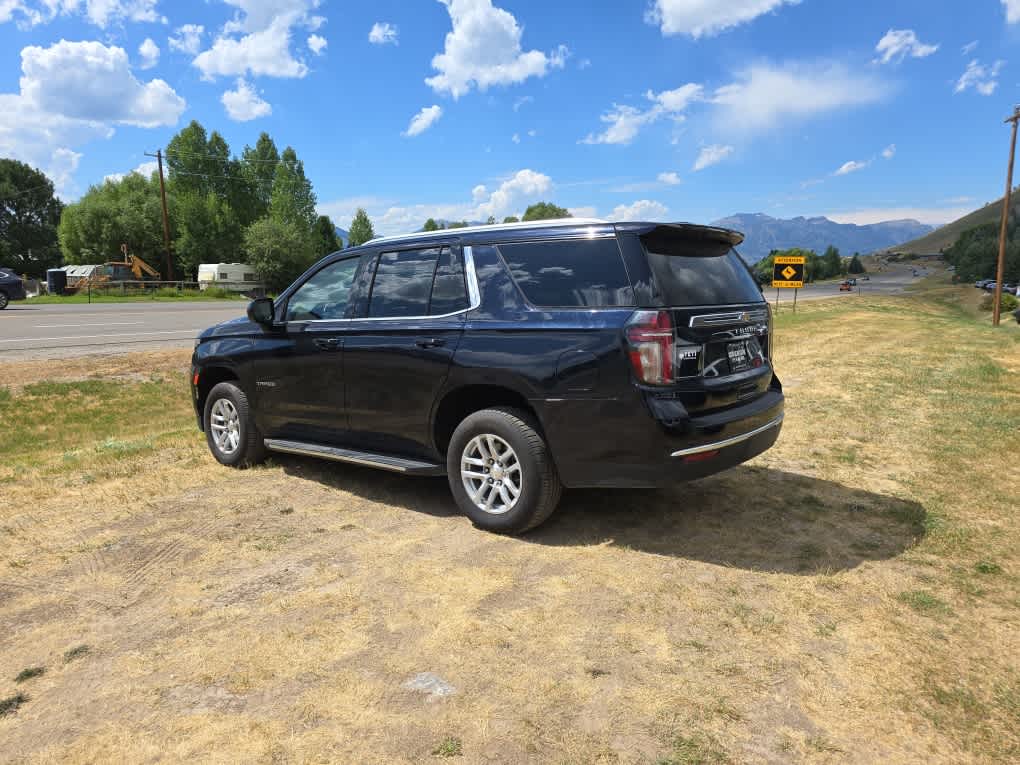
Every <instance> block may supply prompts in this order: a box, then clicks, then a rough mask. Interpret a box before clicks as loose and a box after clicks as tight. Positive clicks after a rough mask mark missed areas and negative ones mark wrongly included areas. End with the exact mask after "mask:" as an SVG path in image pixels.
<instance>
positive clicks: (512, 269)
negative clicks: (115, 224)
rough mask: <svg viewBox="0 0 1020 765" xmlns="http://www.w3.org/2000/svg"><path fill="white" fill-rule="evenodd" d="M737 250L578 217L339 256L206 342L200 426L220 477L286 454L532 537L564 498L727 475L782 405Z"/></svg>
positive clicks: (755, 449) (200, 349) (757, 444)
mask: <svg viewBox="0 0 1020 765" xmlns="http://www.w3.org/2000/svg"><path fill="white" fill-rule="evenodd" d="M741 241H743V237H742V235H740V234H738V233H736V232H734V231H729V230H725V229H720V228H711V227H706V226H694V225H687V224H660V223H617V224H612V223H606V222H603V221H594V220H584V219H569V220H564V221H546V222H543V223H524V224H508V225H494V226H479V227H475V228H461V229H452V230H444V231H436V232H426V233H418V234H411V235H406V236H398V237H389V238H382V239H375V240H373V241H371V242H369V243H367V244H365V245H363V246H361V247H356V248H352V249H346V250H342V251H340V252H337V253H334V254H332V255H329V256H327V257H326V258H324V259H323V260H321V261H319V262H318V263H317V264H316V265H315V266H313V267H312V268H311V269H310V270H309V271H308V272H306V273H305V274H304V275H303V276H301V277H300V278H299V279H298V280H297V281H296V282H295V283H294V284H293V285H292V286H291V287H289V288H288V289H287V290H285V291H284V292H283V294H281V295H280V297H279V298H277V299H276V300H275V302H274V301H273V300H270V299H269V298H261V299H257V300H254V301H253V302H252V303H251V304H250V305H249V308H248V315H247V317H245V318H241V319H235V320H233V321H228V322H225V323H223V324H220V325H218V326H216V327H213V328H211V329H209V330H206V331H205V332H203V333H202V334H201V336H200V338H199V341H198V343H197V345H196V348H195V351H194V356H193V359H192V377H191V383H192V395H193V399H194V406H195V412H196V414H197V418H198V425H199V427H200V428H202V429H203V430H204V431H205V433H206V436H207V441H208V444H209V448H210V450H211V451H212V454H213V456H214V457H215V458H216V459H217V460H219V461H220V462H221V463H223V464H225V465H231V466H243V465H247V464H252V463H256V462H259V461H260V460H262V459H263V458H264V457H265V456H266V454H267V452H282V453H287V454H299V455H307V456H312V457H321V458H325V459H328V460H337V461H342V462H352V463H355V464H359V465H369V466H372V467H377V468H382V469H383V470H390V471H394V472H398V473H403V474H405V475H443V474H445V475H446V476H447V477H448V480H449V484H450V489H451V491H452V493H453V496H454V498H455V500H456V502H457V504H458V505H459V507H460V508H461V509H462V510H463V512H464V513H465V514H466V515H468V516H469V517H470V518H471V520H472V521H473V522H474V523H475V524H476V525H477V526H479V527H481V528H484V529H488V530H492V531H497V532H504V533H518V532H523V531H526V530H528V529H530V528H533V527H534V526H537V525H538V524H540V523H542V522H543V521H544V520H545V519H546V518H548V517H549V515H550V514H551V513H552V512H553V510H554V508H555V507H556V504H557V502H558V501H559V498H560V491H561V488H562V487H564V486H565V487H582V486H583V487H655V486H662V485H664V484H669V483H672V482H674V481H683V480H689V479H694V478H700V477H703V476H707V475H710V474H713V473H716V472H719V471H721V470H724V469H726V468H730V467H734V466H735V465H739V464H740V463H742V462H744V461H746V460H748V459H750V458H751V457H754V456H755V455H757V454H760V453H761V452H763V451H765V450H766V449H768V448H769V447H770V446H772V444H773V443H774V442H775V441H776V438H777V437H778V436H779V432H780V426H781V423H782V421H783V407H784V399H783V390H782V386H781V384H780V381H779V378H778V377H777V376H776V374H775V372H774V371H773V368H772V362H771V339H772V329H771V328H772V319H771V313H770V311H769V307H768V304H767V303H766V302H765V300H764V298H763V296H762V293H761V291H760V290H759V288H758V285H757V284H756V283H755V280H754V278H753V276H752V275H751V273H750V271H749V269H748V268H747V266H746V265H745V264H744V262H743V260H742V259H741V258H740V256H739V255H738V254H737V253H736V252H735V251H734V249H733V247H734V246H735V245H737V244H739V243H740V242H741Z"/></svg>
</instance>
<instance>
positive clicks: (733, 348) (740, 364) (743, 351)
mask: <svg viewBox="0 0 1020 765" xmlns="http://www.w3.org/2000/svg"><path fill="white" fill-rule="evenodd" d="M726 355H727V356H728V357H729V360H730V371H731V372H746V371H747V370H748V369H750V368H751V356H750V354H749V353H748V352H747V343H746V342H744V341H743V340H741V341H740V342H739V343H729V344H727V346H726Z"/></svg>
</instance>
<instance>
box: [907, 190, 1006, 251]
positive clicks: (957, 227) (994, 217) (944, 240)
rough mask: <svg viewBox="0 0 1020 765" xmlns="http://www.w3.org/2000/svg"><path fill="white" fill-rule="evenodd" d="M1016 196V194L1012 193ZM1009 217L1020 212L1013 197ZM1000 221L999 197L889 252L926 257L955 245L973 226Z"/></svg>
mask: <svg viewBox="0 0 1020 765" xmlns="http://www.w3.org/2000/svg"><path fill="white" fill-rule="evenodd" d="M1013 193H1014V194H1016V193H1017V192H1015V191H1014V192H1013ZM1011 207H1012V210H1011V213H1010V214H1011V215H1013V216H1016V215H1017V214H1018V212H1020V199H1017V198H1016V197H1015V196H1014V197H1013V201H1012V205H1011ZM1001 220H1002V197H999V198H998V199H997V200H995V201H994V202H989V203H988V204H986V205H985V206H984V207H981V208H979V209H977V210H975V211H974V212H972V213H967V214H966V215H964V216H963V217H962V218H959V219H957V220H954V221H953V222H952V223H947V224H946V225H945V226H941V227H940V228H937V229H935V230H934V231H932V232H930V233H928V234H925V235H924V236H922V237H919V238H917V239H911V240H910V241H908V242H904V243H903V244H898V245H896V246H895V247H890V248H889V251H890V252H912V253H916V254H918V255H928V254H932V253H936V252H941V251H942V250H944V249H946V248H947V247H951V246H952V245H954V244H955V243H956V240H957V239H959V238H960V234H962V233H963V232H964V231H966V230H967V229H969V228H974V226H981V225H984V224H985V223H995V224H998V223H999V222H1000V221H1001Z"/></svg>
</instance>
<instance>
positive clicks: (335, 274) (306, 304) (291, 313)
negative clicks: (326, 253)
mask: <svg viewBox="0 0 1020 765" xmlns="http://www.w3.org/2000/svg"><path fill="white" fill-rule="evenodd" d="M357 271H358V258H348V259H347V260H341V261H338V262H336V263H332V264H330V265H328V266H326V267H325V268H323V269H322V270H320V271H318V272H317V273H316V274H315V275H314V276H312V278H310V279H309V280H308V281H306V282H305V283H304V284H302V285H301V286H300V287H298V289H297V291H296V292H295V293H294V294H293V295H291V297H290V300H289V301H288V302H287V321H315V320H319V319H343V318H346V315H345V314H346V312H347V303H348V301H349V300H350V297H351V286H352V285H353V284H354V276H355V274H356V273H357Z"/></svg>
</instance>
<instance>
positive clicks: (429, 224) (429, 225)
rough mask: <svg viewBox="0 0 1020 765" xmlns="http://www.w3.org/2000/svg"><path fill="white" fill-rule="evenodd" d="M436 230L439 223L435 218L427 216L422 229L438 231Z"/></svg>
mask: <svg viewBox="0 0 1020 765" xmlns="http://www.w3.org/2000/svg"><path fill="white" fill-rule="evenodd" d="M438 230H439V224H438V223H436V219H435V218H429V219H428V220H427V221H425V226H424V227H423V228H422V231H438Z"/></svg>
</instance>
